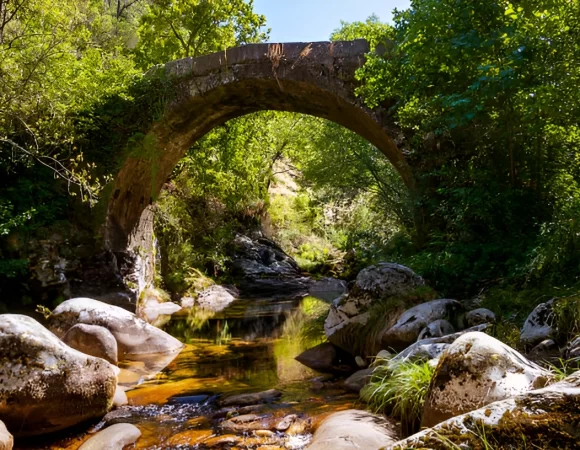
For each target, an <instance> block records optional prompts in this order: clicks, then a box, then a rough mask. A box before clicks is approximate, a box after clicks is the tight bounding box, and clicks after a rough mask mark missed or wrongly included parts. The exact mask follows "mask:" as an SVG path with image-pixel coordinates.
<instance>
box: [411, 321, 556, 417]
mask: <svg viewBox="0 0 580 450" xmlns="http://www.w3.org/2000/svg"><path fill="white" fill-rule="evenodd" d="M551 379H552V375H551V374H550V372H548V371H546V370H544V369H542V368H541V367H540V366H538V365H537V364H534V363H532V362H530V361H528V360H527V359H526V358H525V357H524V356H522V355H521V354H519V353H518V352H517V351H515V350H514V349H512V348H511V347H508V346H507V345H505V344H504V343H502V342H500V341H498V340H497V339H495V338H493V337H491V336H489V335H487V334H485V333H481V332H477V331H476V332H472V333H466V334H464V335H463V336H460V337H459V338H458V339H457V340H456V341H455V342H453V344H451V345H450V346H449V348H447V350H446V351H445V353H443V355H442V356H441V359H440V362H439V365H438V366H437V370H436V371H435V374H434V375H433V380H432V381H431V385H430V387H429V391H428V393H427V399H426V401H425V407H424V410H423V420H422V423H421V425H422V426H423V427H431V426H433V425H436V424H438V423H440V422H443V421H444V420H447V419H449V418H450V417H453V416H457V415H460V414H463V413H466V412H468V411H473V410H475V409H477V408H480V407H482V406H484V405H487V404H489V403H492V402H494V401H498V400H503V399H506V398H510V397H514V396H516V395H518V394H522V393H524V392H526V391H529V390H532V389H536V388H540V387H543V386H545V385H546V384H547V383H548V382H549V381H550V380H551Z"/></svg>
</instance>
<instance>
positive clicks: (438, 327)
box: [417, 319, 455, 341]
mask: <svg viewBox="0 0 580 450" xmlns="http://www.w3.org/2000/svg"><path fill="white" fill-rule="evenodd" d="M453 333H455V328H453V325H451V324H450V323H449V322H448V321H447V320H445V319H439V320H436V321H435V322H431V323H430V324H429V325H427V326H426V327H425V328H423V329H422V330H421V332H420V333H419V337H418V338H417V340H418V341H420V340H422V339H429V338H433V337H441V336H446V335H448V334H453Z"/></svg>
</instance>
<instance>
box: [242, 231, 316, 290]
mask: <svg viewBox="0 0 580 450" xmlns="http://www.w3.org/2000/svg"><path fill="white" fill-rule="evenodd" d="M234 247H235V250H234V256H233V259H232V273H233V275H234V276H236V277H237V278H238V283H237V285H238V286H239V288H240V291H241V292H242V293H243V294H245V295H246V296H247V295H251V296H268V295H275V294H279V293H280V292H284V293H294V294H299V293H304V294H305V293H307V292H308V288H309V286H310V278H307V277H303V276H302V275H301V273H300V268H299V267H298V264H296V261H294V260H293V259H292V258H291V257H290V256H288V255H287V254H286V253H284V251H283V250H282V249H281V248H280V247H279V246H278V245H277V244H276V243H275V242H273V241H271V240H269V239H266V238H263V237H259V238H257V239H250V238H249V237H247V236H243V235H237V236H236V238H235V240H234Z"/></svg>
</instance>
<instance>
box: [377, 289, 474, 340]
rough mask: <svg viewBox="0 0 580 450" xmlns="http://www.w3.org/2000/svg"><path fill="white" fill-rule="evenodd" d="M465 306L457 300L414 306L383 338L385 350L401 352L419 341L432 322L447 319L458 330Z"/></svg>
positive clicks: (435, 301)
mask: <svg viewBox="0 0 580 450" xmlns="http://www.w3.org/2000/svg"><path fill="white" fill-rule="evenodd" d="M463 312H464V311H463V306H462V305H461V303H459V302H458V301H457V300H450V299H439V300H432V301H430V302H427V303H422V304H420V305H417V306H414V307H413V308H411V309H409V310H407V311H405V312H404V313H403V314H401V316H400V317H399V318H398V320H397V322H396V323H395V324H394V325H393V326H392V327H391V328H389V329H388V330H387V331H386V332H385V333H384V334H383V336H382V345H383V347H384V348H393V349H395V350H398V351H401V350H403V349H405V348H407V347H408V346H409V345H411V344H413V343H414V342H416V341H417V338H418V337H419V333H421V330H422V329H423V328H425V327H426V326H427V325H428V324H430V323H431V322H434V321H436V320H439V319H446V320H448V321H449V322H451V323H452V324H454V325H455V326H457V328H463V327H462V326H461V325H462V323H461V315H462V314H463Z"/></svg>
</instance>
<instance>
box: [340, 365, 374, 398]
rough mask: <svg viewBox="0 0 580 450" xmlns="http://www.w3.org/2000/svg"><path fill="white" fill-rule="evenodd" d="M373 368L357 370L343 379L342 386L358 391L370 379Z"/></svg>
mask: <svg viewBox="0 0 580 450" xmlns="http://www.w3.org/2000/svg"><path fill="white" fill-rule="evenodd" d="M373 370H374V369H373V368H370V367H369V368H368V369H363V370H359V371H357V372H355V373H353V374H352V375H351V376H350V377H348V378H347V379H346V380H344V387H345V388H346V389H348V390H349V391H352V392H356V393H359V392H360V391H361V389H362V388H363V387H365V386H366V385H367V384H368V383H369V381H370V380H371V376H372V374H373Z"/></svg>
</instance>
